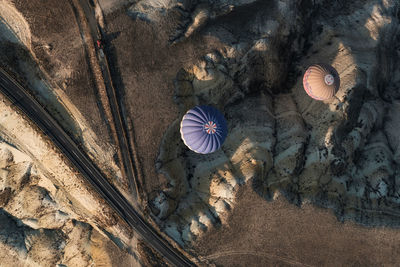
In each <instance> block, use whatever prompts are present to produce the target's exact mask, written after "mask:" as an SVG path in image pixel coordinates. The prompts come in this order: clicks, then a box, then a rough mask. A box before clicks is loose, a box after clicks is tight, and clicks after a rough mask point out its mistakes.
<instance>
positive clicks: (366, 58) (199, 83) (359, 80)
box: [151, 0, 400, 245]
mask: <svg viewBox="0 0 400 267" xmlns="http://www.w3.org/2000/svg"><path fill="white" fill-rule="evenodd" d="M217 2H218V1H217ZM218 3H219V2H218ZM258 4H259V3H258V2H255V3H253V4H252V5H254V6H258V7H259V8H260V10H258V11H257V12H254V13H253V16H252V17H251V19H250V21H246V23H245V22H243V21H242V23H243V25H244V26H241V27H242V28H241V29H240V31H236V30H235V29H234V28H233V27H232V26H230V25H232V24H234V22H233V18H237V19H239V21H240V19H243V16H244V17H245V15H244V14H243V13H241V16H242V17H235V13H236V12H234V11H232V13H229V12H228V13H229V14H228V13H223V12H221V13H219V14H220V15H218V16H222V17H224V20H221V21H222V22H221V21H219V22H218V21H216V22H215V23H214V24H212V23H211V25H209V26H207V31H208V32H209V33H211V34H213V35H215V36H216V37H219V38H221V40H222V41H223V42H224V44H225V48H224V49H221V50H218V51H215V52H214V53H211V54H207V55H206V56H204V58H203V59H200V60H199V62H197V63H195V64H193V66H192V67H188V68H184V69H182V70H181V71H180V72H179V73H178V74H177V77H176V80H175V89H176V91H175V100H176V103H177V104H178V106H179V110H180V115H183V114H184V112H185V111H186V110H187V109H189V108H192V107H193V106H194V105H199V104H211V105H214V106H216V107H218V108H219V109H220V110H222V111H223V112H224V115H225V117H226V118H227V121H228V129H229V134H228V137H227V139H226V141H225V143H224V145H223V146H222V148H221V149H220V150H219V151H217V152H215V153H213V154H210V155H197V154H195V153H194V152H192V151H189V150H188V149H187V148H185V146H184V144H183V142H181V140H180V135H179V120H180V118H181V117H179V118H178V119H177V121H176V122H175V123H174V124H173V125H171V127H170V128H169V129H168V130H167V132H166V133H165V136H164V140H163V142H162V144H161V148H160V155H159V158H158V161H157V165H156V167H157V170H158V172H159V173H160V174H162V175H163V179H165V187H164V188H160V191H158V192H154V194H153V196H152V197H151V199H152V206H153V211H154V213H153V215H154V217H155V218H156V220H158V222H159V223H160V225H161V226H162V227H163V228H164V229H165V231H166V232H167V233H168V234H169V235H170V236H172V237H173V238H175V240H177V242H179V243H181V244H186V245H190V244H191V242H192V241H193V240H195V239H196V238H197V237H198V236H199V235H201V234H202V233H204V232H205V231H207V230H209V229H211V228H213V227H218V225H220V224H221V223H224V222H225V221H226V218H227V215H228V214H229V212H230V210H232V209H234V207H235V199H236V197H235V196H236V194H237V192H238V189H239V188H240V186H242V185H243V184H246V183H251V184H252V185H253V188H254V190H256V192H258V193H259V194H260V195H261V196H262V197H264V198H266V199H267V200H270V199H272V196H273V192H275V191H281V192H282V193H283V194H284V195H285V196H286V197H287V198H288V199H289V200H290V201H292V202H293V203H296V204H301V203H302V202H303V201H312V202H313V203H314V204H316V205H318V206H323V207H329V208H332V209H334V211H335V213H336V215H337V217H338V219H340V220H343V219H351V220H355V221H357V222H359V223H362V224H368V225H396V226H398V225H399V224H400V219H399V215H400V214H399V213H398V212H397V211H396V210H398V208H399V204H400V203H399V201H400V198H399V197H400V195H399V194H400V191H399V189H400V188H399V183H400V180H399V178H400V177H399V167H400V165H399V156H398V155H399V146H400V145H399V144H400V141H399V139H398V134H396V129H398V128H399V127H400V124H399V123H400V121H399V120H398V116H397V115H398V114H397V113H398V112H397V111H400V110H398V108H399V104H398V95H397V94H396V93H395V92H396V91H397V89H398V81H399V77H400V76H399V68H398V64H397V65H396V64H395V63H394V62H398V60H399V59H400V55H399V53H398V51H397V50H396V51H394V49H393V47H397V43H396V40H398V37H399V36H400V35H399V34H398V30H399V26H398V25H399V21H398V20H399V18H398V17H397V15H396V14H398V12H399V8H400V7H399V6H398V4H396V3H395V1H378V0H377V1H367V2H365V1H355V2H354V3H344V2H341V1H339V2H335V3H334V4H332V5H331V4H330V3H329V4H328V3H327V2H326V1H300V2H299V3H298V4H297V5H292V4H289V3H287V2H286V1H275V2H273V3H271V4H270V9H269V10H266V9H261V6H262V5H261V4H259V5H258ZM252 5H248V6H246V8H250V7H251V6H252ZM206 6H207V5H206ZM328 6H329V8H328ZM206 9H207V10H208V11H207V12H208V13H207V14H212V13H213V11H212V10H213V9H212V7H211V6H210V5H208V6H207V7H206ZM328 9H329V10H328ZM193 10H195V8H193ZM236 11H237V12H239V13H240V8H238V9H236ZM290 14H291V15H292V17H290V19H287V20H283V18H285V17H286V18H287V16H288V15H290ZM332 14H335V16H328V15H332ZM210 17H211V16H210ZM263 18H268V19H263ZM203 23H204V22H203ZM239 23H240V22H239ZM234 25H236V24H234ZM306 25H308V26H306ZM344 25H353V26H351V27H349V26H347V27H344ZM236 26H237V25H236ZM230 27H231V28H230ZM188 28H190V26H189V27H188ZM226 29H228V30H229V31H230V33H229V34H228V33H227V32H226ZM246 29H249V31H248V34H247V36H244V34H243V31H244V30H246ZM191 31H192V32H193V30H191ZM389 32H390V35H389V34H388V33H389ZM389 36H390V37H389ZM187 37H188V36H185V38H187ZM378 47H387V48H390V49H381V48H378ZM375 51H376V52H375ZM316 62H326V63H329V64H331V65H333V66H334V67H335V68H336V69H337V71H338V73H339V75H340V77H341V87H340V90H339V92H338V93H337V95H336V96H335V97H334V98H332V99H329V100H327V101H324V102H322V101H315V100H313V99H311V98H310V97H308V96H307V94H306V93H305V92H304V90H303V88H302V79H301V78H302V77H301V73H302V72H303V71H304V70H305V68H306V67H307V66H308V65H310V64H312V63H316ZM382 64H383V65H384V70H383V72H384V74H383V75H380V73H381V70H380V66H381V65H382ZM388 73H390V74H388ZM396 88H397V89H396ZM396 114H397V115H396Z"/></svg>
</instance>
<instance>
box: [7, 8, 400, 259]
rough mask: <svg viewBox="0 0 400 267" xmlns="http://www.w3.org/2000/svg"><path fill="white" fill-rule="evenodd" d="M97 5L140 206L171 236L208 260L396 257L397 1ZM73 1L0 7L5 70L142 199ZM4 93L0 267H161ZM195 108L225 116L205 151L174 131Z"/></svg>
mask: <svg viewBox="0 0 400 267" xmlns="http://www.w3.org/2000/svg"><path fill="white" fill-rule="evenodd" d="M90 3H91V5H94V9H95V11H96V17H97V19H98V23H99V24H100V26H101V30H102V31H103V38H104V39H103V40H102V41H103V45H104V53H105V55H106V56H107V58H108V62H109V67H110V73H111V77H112V79H113V81H112V82H113V86H114V87H115V88H116V90H117V97H118V101H119V103H120V104H121V106H122V108H121V109H122V110H121V112H122V115H123V120H124V121H123V123H124V125H125V126H126V128H127V129H128V130H129V132H128V137H129V139H130V142H131V144H135V145H136V147H135V149H137V154H138V159H137V160H136V159H135V162H136V163H140V168H139V172H138V175H139V178H140V181H139V182H140V183H141V187H142V188H143V193H144V195H143V196H141V197H142V198H143V199H144V200H145V201H144V202H143V203H144V204H146V205H145V206H143V207H142V211H143V213H144V214H146V215H148V217H147V219H149V221H150V222H151V223H153V225H155V226H157V227H159V229H160V230H161V231H163V232H164V233H166V234H167V235H168V236H169V237H170V239H169V241H172V242H176V244H178V246H180V247H181V248H182V249H185V250H186V251H188V252H189V253H191V254H192V255H194V256H196V258H195V259H196V260H197V261H198V262H197V263H199V264H204V265H208V264H217V265H222V266H234V265H244V264H247V265H251V266H266V265H282V264H283V265H302V266H303V265H336V266H337V265H384V264H386V265H395V264H396V263H397V262H398V260H399V259H398V255H399V252H400V247H399V245H398V238H400V236H399V235H400V234H399V232H398V227H399V226H400V218H399V216H400V209H399V206H400V172H399V170H400V138H399V135H398V133H397V132H398V130H399V129H400V116H399V113H400V91H399V90H400V89H399V88H400V67H398V62H399V60H400V23H399V22H400V5H399V3H398V1H395V0H356V1H342V0H337V1H328V0H301V1H289V0H274V1H261V0H235V1H231V0H195V1H182V0H139V1H130V0H99V1H91V2H90ZM79 6H80V5H79V1H75V0H71V1H64V2H62V3H61V2H60V1H55V0H45V1H42V0H41V1H38V0H31V1H28V2H27V1H20V0H13V1H11V0H0V66H1V67H2V68H3V69H6V70H7V71H8V72H9V73H11V74H12V75H13V76H14V77H16V78H17V79H18V80H19V81H20V83H22V84H23V85H24V86H26V87H27V88H28V89H29V90H30V93H31V94H32V95H33V96H34V97H36V99H37V100H38V101H39V102H40V103H41V104H42V105H43V106H44V107H45V108H46V109H47V110H48V111H49V112H50V113H51V114H52V116H53V117H54V118H55V119H57V121H58V122H59V123H60V124H61V126H62V127H63V128H64V129H65V130H66V131H67V132H68V133H70V135H71V137H73V138H74V140H75V141H76V143H78V144H79V145H80V147H81V149H82V150H83V151H85V152H86V153H87V154H88V155H89V157H90V158H91V159H92V160H93V161H94V162H95V163H96V164H97V165H98V166H99V168H100V169H101V170H102V172H103V173H104V174H106V175H107V177H108V178H109V179H110V181H111V182H112V183H113V184H114V185H115V186H116V187H117V188H118V189H119V190H121V191H122V192H123V194H124V195H125V196H127V198H129V199H130V200H131V201H132V202H135V200H134V198H133V197H132V196H131V194H130V193H131V192H130V189H129V188H128V182H127V181H126V179H125V177H124V175H123V172H122V171H121V170H122V166H121V164H120V162H121V161H120V160H121V159H120V154H119V152H118V149H117V146H116V144H115V140H114V137H115V133H114V132H113V131H114V130H113V127H112V121H110V120H109V118H110V111H109V110H108V109H107V106H106V103H105V102H104V98H105V94H104V86H105V85H104V80H103V77H102V69H101V66H100V65H99V62H98V58H97V56H96V53H95V47H94V40H93V39H92V38H93V36H89V35H88V33H87V32H85V31H86V30H87V25H86V26H85V23H84V21H83V20H82V16H83V15H82V11H81V9H80V7H79ZM103 15H104V17H103ZM85 27H86V28H85ZM318 62H323V63H327V64H331V65H332V66H333V67H335V68H336V70H337V71H338V73H339V75H340V78H341V86H340V90H339V92H338V93H337V94H336V96H335V97H334V98H332V99H329V100H327V101H324V102H322V101H315V100H313V99H311V98H310V97H309V96H308V95H307V94H306V93H305V91H304V89H303V87H302V74H303V73H304V71H305V70H306V68H307V67H308V66H309V65H310V64H313V63H318ZM103 71H104V69H103ZM1 100H2V101H1V102H0V141H1V142H0V225H1V226H3V225H6V226H7V227H1V228H0V247H1V248H2V249H1V251H2V252H0V259H1V262H2V264H5V265H7V266H44V265H56V266H130V265H132V266H137V265H144V266H154V265H157V264H160V265H162V264H163V263H162V258H161V257H160V256H158V255H157V254H156V253H154V251H152V250H151V249H150V248H148V247H146V245H145V243H144V242H141V241H139V242H137V241H138V240H137V239H136V237H135V234H134V233H132V232H131V230H130V229H128V227H127V225H126V224H124V222H122V220H120V219H119V218H118V217H117V216H116V215H115V214H114V213H113V212H112V210H111V209H110V208H109V207H108V206H107V205H106V204H105V202H104V201H103V200H102V199H101V197H100V196H99V195H97V193H95V192H94V191H93V190H92V189H91V188H90V187H89V185H88V184H86V183H85V182H84V179H83V177H82V176H81V175H80V174H79V173H77V172H76V170H74V168H73V167H72V165H71V164H70V163H69V162H68V161H67V160H66V158H65V157H64V156H63V155H62V154H61V153H60V151H59V150H58V149H57V148H56V147H54V145H53V144H52V143H51V142H50V140H49V139H48V138H47V137H46V136H45V135H43V133H41V131H40V130H39V129H38V128H37V127H36V126H35V125H34V124H33V123H32V122H30V121H29V120H27V119H26V118H25V117H24V115H23V114H21V112H20V111H18V110H17V109H16V108H15V106H14V105H13V104H12V103H10V102H8V100H6V99H5V98H4V97H2V98H1ZM203 104H206V105H213V106H215V107H217V108H218V109H219V110H221V111H222V112H223V113H224V115H225V117H226V119H227V122H228V130H229V133H228V137H227V139H226V141H225V143H224V145H223V146H222V147H221V149H220V150H218V151H216V152H215V153H212V154H209V155H199V154H195V153H194V152H192V151H190V150H188V148H187V147H185V145H184V143H183V142H182V140H181V138H180V132H179V124H180V120H181V118H182V116H183V115H184V114H185V112H186V111H187V110H188V109H190V108H192V107H193V106H195V105H203ZM133 204H135V205H138V203H133ZM316 255H318V256H316Z"/></svg>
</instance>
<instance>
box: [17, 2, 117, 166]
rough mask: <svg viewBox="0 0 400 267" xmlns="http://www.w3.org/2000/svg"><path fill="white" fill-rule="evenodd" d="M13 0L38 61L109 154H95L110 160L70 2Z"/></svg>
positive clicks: (105, 127)
mask: <svg viewBox="0 0 400 267" xmlns="http://www.w3.org/2000/svg"><path fill="white" fill-rule="evenodd" d="M14 3H15V6H16V8H17V9H18V10H19V11H20V12H21V14H22V15H23V16H24V17H25V19H26V20H27V21H28V23H29V26H30V31H31V34H32V50H33V52H34V54H35V56H36V57H37V58H38V60H39V64H40V65H41V66H42V67H43V68H44V70H45V71H46V72H47V74H49V76H50V78H52V80H53V81H54V82H55V83H56V84H57V85H58V86H59V87H60V88H61V89H62V90H63V92H64V93H65V94H66V96H67V97H68V98H69V99H70V100H71V102H72V104H73V105H75V107H76V108H77V110H79V112H80V113H81V114H82V116H83V117H84V118H85V120H86V122H87V123H88V126H89V128H90V129H92V130H93V132H94V133H96V135H97V140H96V145H99V146H100V148H101V149H103V150H104V151H106V153H110V152H111V156H106V153H104V154H103V155H97V157H102V156H105V157H110V158H108V159H107V160H108V161H113V158H112V155H114V153H115V151H113V150H114V148H113V140H112V138H111V136H110V132H109V128H108V125H107V122H106V119H105V116H104V111H103V110H102V107H101V106H100V104H99V100H98V95H97V94H98V92H97V89H96V87H95V84H94V80H93V79H95V77H93V74H92V72H91V69H90V67H89V65H88V59H87V57H86V55H85V52H84V47H83V40H82V37H81V34H80V32H79V28H78V24H77V19H76V16H75V13H74V9H73V7H72V6H71V4H70V2H69V1H63V2H62V3H61V2H59V1H54V0H46V1H29V2H26V1H18V0H17V1H14ZM38 7H46V8H38ZM86 145H89V146H90V144H85V146H86ZM92 153H93V151H92ZM94 153H96V152H94ZM114 157H115V156H114ZM117 163H118V161H116V164H117ZM106 172H108V171H106ZM114 172H115V170H114Z"/></svg>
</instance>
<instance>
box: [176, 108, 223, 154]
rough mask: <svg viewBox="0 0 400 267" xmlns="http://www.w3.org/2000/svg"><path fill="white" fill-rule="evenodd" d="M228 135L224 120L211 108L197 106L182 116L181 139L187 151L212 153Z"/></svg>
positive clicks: (219, 113) (220, 114)
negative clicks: (187, 148)
mask: <svg viewBox="0 0 400 267" xmlns="http://www.w3.org/2000/svg"><path fill="white" fill-rule="evenodd" d="M227 134H228V128H227V125H226V120H225V118H224V116H223V115H222V113H221V112H219V111H218V110H217V109H216V108H214V107H211V106H197V107H194V108H193V109H190V110H189V111H188V112H186V114H185V115H184V116H183V119H182V122H181V137H182V140H183V142H184V143H185V145H186V146H188V147H189V149H191V150H193V151H195V152H197V153H201V154H208V153H212V152H214V151H215V150H217V149H218V148H220V147H221V145H222V144H223V143H224V141H225V138H226V136H227Z"/></svg>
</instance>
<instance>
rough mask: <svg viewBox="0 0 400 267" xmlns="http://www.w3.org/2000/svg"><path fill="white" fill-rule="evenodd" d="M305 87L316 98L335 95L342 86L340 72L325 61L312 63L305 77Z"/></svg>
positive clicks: (325, 98) (322, 98)
mask: <svg viewBox="0 0 400 267" xmlns="http://www.w3.org/2000/svg"><path fill="white" fill-rule="evenodd" d="M303 87H304V90H306V92H307V94H308V95H309V96H311V97H312V98H314V99H316V100H327V99H329V98H331V97H333V96H334V95H335V94H336V93H337V91H338V90H339V87H340V78H339V74H338V73H337V71H336V70H335V68H333V67H332V66H330V65H328V64H324V63H320V64H315V65H311V66H310V67H309V68H308V69H307V71H306V73H304V77H303Z"/></svg>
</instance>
